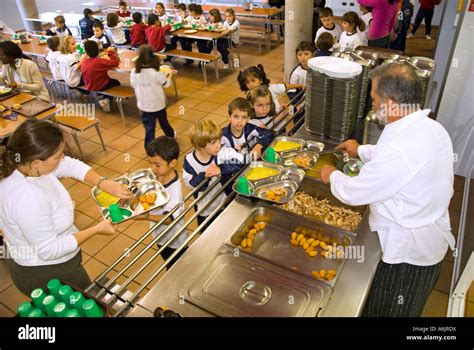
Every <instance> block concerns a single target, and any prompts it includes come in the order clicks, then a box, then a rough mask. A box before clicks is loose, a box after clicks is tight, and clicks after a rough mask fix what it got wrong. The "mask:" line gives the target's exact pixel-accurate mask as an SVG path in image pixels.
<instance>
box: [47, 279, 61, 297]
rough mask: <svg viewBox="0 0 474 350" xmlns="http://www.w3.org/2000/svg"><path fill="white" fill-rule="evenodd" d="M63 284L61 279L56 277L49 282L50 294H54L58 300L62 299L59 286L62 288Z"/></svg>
mask: <svg viewBox="0 0 474 350" xmlns="http://www.w3.org/2000/svg"><path fill="white" fill-rule="evenodd" d="M61 286H62V284H61V282H59V280H58V279H56V278H54V279H52V280H50V281H49V282H48V284H47V287H48V291H49V294H51V295H54V297H55V298H56V300H58V301H60V300H61V296H60V295H59V288H61Z"/></svg>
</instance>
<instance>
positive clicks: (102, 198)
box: [96, 191, 120, 207]
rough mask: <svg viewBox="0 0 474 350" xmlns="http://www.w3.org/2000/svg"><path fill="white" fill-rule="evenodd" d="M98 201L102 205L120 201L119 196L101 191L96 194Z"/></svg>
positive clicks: (106, 205) (107, 205)
mask: <svg viewBox="0 0 474 350" xmlns="http://www.w3.org/2000/svg"><path fill="white" fill-rule="evenodd" d="M96 199H97V201H98V202H99V204H100V205H101V206H102V207H109V206H111V205H112V204H117V203H118V202H119V201H120V198H119V197H115V196H112V195H111V194H109V193H107V192H104V191H100V192H99V194H98V195H97V196H96Z"/></svg>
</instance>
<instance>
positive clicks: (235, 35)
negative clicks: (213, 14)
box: [224, 20, 240, 44]
mask: <svg viewBox="0 0 474 350" xmlns="http://www.w3.org/2000/svg"><path fill="white" fill-rule="evenodd" d="M224 28H225V29H227V30H230V31H231V34H230V39H231V40H232V42H233V43H234V44H238V43H239V40H240V22H239V21H237V20H235V21H234V22H232V24H230V23H229V22H228V21H225V22H224Z"/></svg>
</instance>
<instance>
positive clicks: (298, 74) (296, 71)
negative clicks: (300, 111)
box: [287, 64, 308, 104]
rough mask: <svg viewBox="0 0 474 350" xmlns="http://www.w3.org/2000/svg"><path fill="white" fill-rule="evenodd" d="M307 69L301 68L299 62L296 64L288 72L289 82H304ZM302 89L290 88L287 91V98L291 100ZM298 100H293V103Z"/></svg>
mask: <svg viewBox="0 0 474 350" xmlns="http://www.w3.org/2000/svg"><path fill="white" fill-rule="evenodd" d="M307 74H308V70H307V69H305V68H303V66H302V65H301V64H299V65H297V66H296V67H295V68H293V70H292V71H291V73H290V84H306V76H307ZM301 91H302V89H291V90H289V91H288V92H287V95H288V98H289V99H290V101H292V100H293V99H294V98H295V96H296V95H298V94H299V93H300V92H301ZM300 99H301V98H299V99H298V100H295V101H294V103H295V104H296V103H298V101H299V100H300Z"/></svg>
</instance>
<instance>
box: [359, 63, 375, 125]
mask: <svg viewBox="0 0 474 350" xmlns="http://www.w3.org/2000/svg"><path fill="white" fill-rule="evenodd" d="M356 62H357V63H359V64H360V65H361V66H362V74H361V76H362V77H361V85H360V98H359V107H358V109H357V117H358V118H363V117H364V116H365V115H366V114H367V112H368V111H367V110H368V109H369V108H370V105H369V104H368V102H369V100H370V78H369V74H370V72H371V71H372V69H374V67H375V64H376V63H375V61H373V60H358V61H356Z"/></svg>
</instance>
